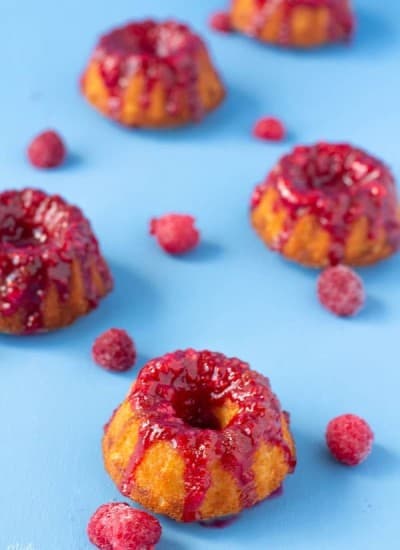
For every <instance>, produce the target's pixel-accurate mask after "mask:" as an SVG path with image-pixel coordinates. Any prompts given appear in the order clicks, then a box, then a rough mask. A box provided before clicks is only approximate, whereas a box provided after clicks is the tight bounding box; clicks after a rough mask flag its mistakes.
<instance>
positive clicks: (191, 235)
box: [150, 214, 200, 254]
mask: <svg viewBox="0 0 400 550" xmlns="http://www.w3.org/2000/svg"><path fill="white" fill-rule="evenodd" d="M150 234H151V235H154V236H155V237H156V239H157V241H158V244H159V245H160V246H161V248H163V249H164V250H165V251H166V252H168V253H169V254H184V253H185V252H189V250H192V249H193V248H195V247H196V246H197V245H198V243H199V240H200V234H199V231H198V230H197V229H196V227H195V219H194V218H193V217H192V216H187V215H183V214H167V215H165V216H161V217H160V218H153V219H152V220H151V222H150Z"/></svg>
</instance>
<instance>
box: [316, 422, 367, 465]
mask: <svg viewBox="0 0 400 550" xmlns="http://www.w3.org/2000/svg"><path fill="white" fill-rule="evenodd" d="M373 441H374V434H373V432H372V430H371V428H370V427H369V425H368V424H367V422H365V420H363V419H362V418H360V417H359V416H356V415H355V414H344V415H342V416H338V417H337V418H334V419H333V420H331V421H330V422H329V424H328V427H327V430H326V442H327V445H328V447H329V450H330V452H331V453H332V455H333V456H334V457H335V458H336V460H338V461H339V462H343V464H347V465H348V466H357V464H360V463H361V462H363V461H364V460H365V459H366V458H367V456H368V455H369V454H370V452H371V449H372V444H373Z"/></svg>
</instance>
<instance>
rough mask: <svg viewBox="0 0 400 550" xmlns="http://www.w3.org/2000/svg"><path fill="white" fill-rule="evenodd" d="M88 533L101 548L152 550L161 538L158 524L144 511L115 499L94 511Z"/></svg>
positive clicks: (110, 549) (91, 540)
mask: <svg viewBox="0 0 400 550" xmlns="http://www.w3.org/2000/svg"><path fill="white" fill-rule="evenodd" d="M87 533H88V536H89V540H90V542H92V543H93V544H94V545H95V546H97V548H100V549H101V550H153V549H154V548H155V545H156V544H157V543H158V541H159V540H160V537H161V525H160V523H159V521H158V520H157V519H156V518H154V517H153V516H151V515H150V514H147V513H146V512H141V511H139V510H135V509H134V508H132V507H131V506H129V505H128V504H125V503H122V502H121V503H119V502H114V503H111V504H103V505H102V506H100V508H98V509H97V510H96V512H95V513H94V514H93V516H92V517H91V518H90V521H89V524H88V527H87Z"/></svg>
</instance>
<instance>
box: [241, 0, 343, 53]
mask: <svg viewBox="0 0 400 550" xmlns="http://www.w3.org/2000/svg"><path fill="white" fill-rule="evenodd" d="M298 7H310V8H323V7H325V8H328V10H329V12H330V26H329V29H328V40H329V41H330V42H342V41H348V40H349V39H350V38H351V35H352V33H353V30H354V15H353V13H352V10H351V7H350V2H349V0H256V9H257V12H256V14H255V16H254V19H253V21H252V24H251V28H250V34H251V35H253V36H255V37H258V36H259V35H260V33H261V32H262V30H263V28H264V27H265V25H266V24H267V22H268V20H269V18H270V17H271V16H272V15H274V14H275V13H276V11H277V10H278V9H279V10H281V9H282V10H283V21H282V23H281V31H280V36H279V44H280V45H282V46H290V45H291V25H292V17H294V16H295V14H294V13H293V10H295V9H296V8H298Z"/></svg>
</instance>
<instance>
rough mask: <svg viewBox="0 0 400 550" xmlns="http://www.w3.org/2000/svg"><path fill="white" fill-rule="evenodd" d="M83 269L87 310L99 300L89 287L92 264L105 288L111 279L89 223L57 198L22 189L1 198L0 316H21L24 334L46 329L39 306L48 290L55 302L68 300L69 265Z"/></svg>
mask: <svg viewBox="0 0 400 550" xmlns="http://www.w3.org/2000/svg"><path fill="white" fill-rule="evenodd" d="M73 259H77V260H78V261H79V264H80V266H81V269H82V275H83V282H84V285H85V292H86V296H87V299H88V301H89V304H90V307H95V306H96V305H97V303H98V301H99V295H98V292H97V290H96V288H95V286H94V284H93V281H92V276H91V269H92V265H93V262H94V264H95V265H96V266H97V268H98V269H99V271H100V273H101V275H102V277H103V280H104V281H105V282H106V284H107V286H108V288H109V289H111V287H112V279H111V275H110V273H109V271H108V268H107V266H106V264H105V262H104V260H103V258H102V256H101V254H100V251H99V247H98V243H97V240H96V238H95V237H94V235H93V233H92V231H91V228H90V224H89V222H88V221H87V220H86V219H85V218H84V216H83V214H82V213H81V211H80V210H79V209H78V208H76V207H75V206H70V205H68V204H67V203H66V202H65V201H64V200H63V199H62V198H61V197H59V196H48V195H46V194H45V193H43V192H42V191H38V190H33V189H24V190H23V191H5V192H3V193H1V194H0V314H1V315H3V316H9V315H13V314H14V313H16V312H17V311H21V312H23V313H24V319H23V324H24V332H25V333H27V334H29V333H33V332H37V331H40V330H42V329H43V328H44V326H43V318H42V304H43V302H44V300H45V299H46V296H47V291H48V289H49V287H50V285H52V284H54V286H55V288H56V291H57V292H58V295H59V298H60V300H61V301H62V302H65V301H67V300H68V298H69V284H70V277H71V264H72V261H73Z"/></svg>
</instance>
